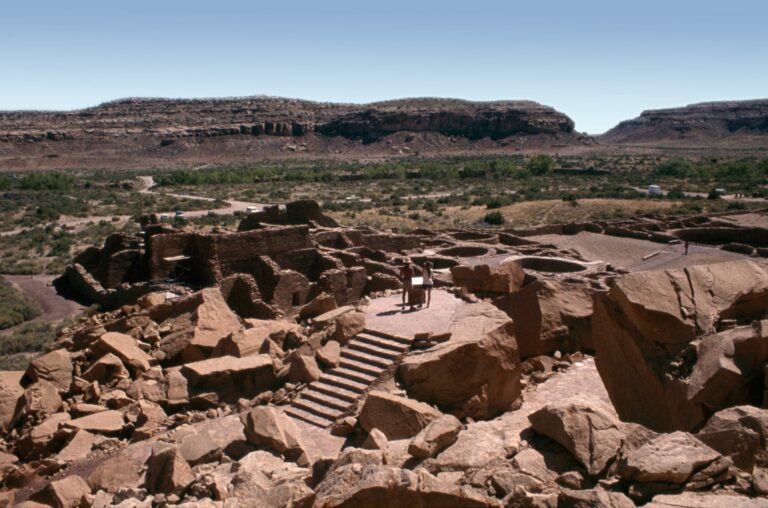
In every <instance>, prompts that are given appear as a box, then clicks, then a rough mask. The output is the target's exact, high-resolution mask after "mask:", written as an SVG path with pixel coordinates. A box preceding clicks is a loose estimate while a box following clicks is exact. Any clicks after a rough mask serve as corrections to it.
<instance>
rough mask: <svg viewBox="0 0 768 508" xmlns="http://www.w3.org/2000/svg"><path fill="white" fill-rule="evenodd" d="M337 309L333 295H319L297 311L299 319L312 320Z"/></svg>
mask: <svg viewBox="0 0 768 508" xmlns="http://www.w3.org/2000/svg"><path fill="white" fill-rule="evenodd" d="M337 307H338V305H337V304H336V298H334V297H333V295H329V294H328V293H320V294H319V295H317V296H316V297H314V298H313V299H312V300H311V301H310V302H309V303H307V304H305V305H304V306H302V307H301V309H299V317H300V318H302V319H307V318H312V317H315V316H319V315H320V314H325V313H326V312H330V311H332V310H333V309H335V308H337Z"/></svg>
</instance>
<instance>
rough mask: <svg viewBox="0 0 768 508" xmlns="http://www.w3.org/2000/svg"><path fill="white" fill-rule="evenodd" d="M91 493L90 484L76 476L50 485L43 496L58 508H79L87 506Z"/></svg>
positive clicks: (55, 481)
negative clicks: (87, 497)
mask: <svg viewBox="0 0 768 508" xmlns="http://www.w3.org/2000/svg"><path fill="white" fill-rule="evenodd" d="M90 493H91V488H90V487H89V486H88V483H87V482H86V481H85V480H83V478H82V477H80V476H78V475H76V474H74V475H71V476H67V477H66V478H62V479H61V480H54V481H52V482H51V483H49V484H48V486H47V487H46V488H45V491H44V492H43V495H44V497H45V498H46V501H48V502H50V503H51V504H52V505H53V506H55V507H56V508H79V507H80V506H83V505H86V504H87V499H86V496H88V495H89V494H90Z"/></svg>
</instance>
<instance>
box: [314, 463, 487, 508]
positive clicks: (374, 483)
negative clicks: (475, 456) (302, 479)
mask: <svg viewBox="0 0 768 508" xmlns="http://www.w3.org/2000/svg"><path fill="white" fill-rule="evenodd" d="M316 492H317V500H316V503H315V506H322V507H325V508H334V507H342V506H350V507H351V506H365V507H366V508H388V507H391V506H414V507H417V506H418V507H426V506H439V507H441V508H459V507H461V508H480V507H483V508H486V507H500V506H501V503H500V502H499V501H498V500H497V499H493V498H489V497H487V496H486V495H484V494H483V493H481V492H480V491H477V490H474V489H472V488H471V487H466V486H460V485H458V484H456V483H454V482H449V481H445V480H440V479H438V478H436V477H434V476H432V475H431V474H429V473H428V472H427V471H426V470H424V469H418V470H416V471H410V470H408V469H400V468H397V467H393V466H383V465H374V464H370V465H364V466H361V465H360V464H348V465H345V466H341V467H338V468H336V469H334V470H333V471H331V473H330V474H329V475H328V476H327V477H326V478H325V479H324V480H323V481H322V482H321V483H320V484H319V485H318V486H317V489H316Z"/></svg>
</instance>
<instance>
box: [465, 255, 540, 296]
mask: <svg viewBox="0 0 768 508" xmlns="http://www.w3.org/2000/svg"><path fill="white" fill-rule="evenodd" d="M451 277H452V278H453V284H454V285H455V286H460V287H463V288H467V290H468V291H471V292H473V293H501V294H508V293H513V292H515V291H517V290H518V289H520V287H521V286H522V285H523V280H524V279H525V273H524V272H523V268H522V266H520V265H519V264H518V263H515V262H505V263H502V264H500V265H498V266H489V265H472V266H466V265H459V266H454V267H452V268H451Z"/></svg>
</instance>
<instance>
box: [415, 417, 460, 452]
mask: <svg viewBox="0 0 768 508" xmlns="http://www.w3.org/2000/svg"><path fill="white" fill-rule="evenodd" d="M460 431H461V422H460V421H459V419H458V418H456V417H455V416H452V415H443V416H441V417H440V418H438V419H437V420H435V421H433V422H431V423H430V424H429V425H427V426H426V427H425V428H424V429H422V431H421V432H419V433H418V434H416V436H415V437H414V438H413V439H412V440H411V442H410V443H409V444H408V453H410V454H411V455H412V456H414V457H416V458H418V459H428V458H431V457H434V456H436V455H437V454H438V453H440V452H441V451H443V450H444V449H445V448H447V447H449V446H450V445H452V444H453V443H454V442H455V441H456V438H457V437H458V435H459V432H460Z"/></svg>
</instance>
